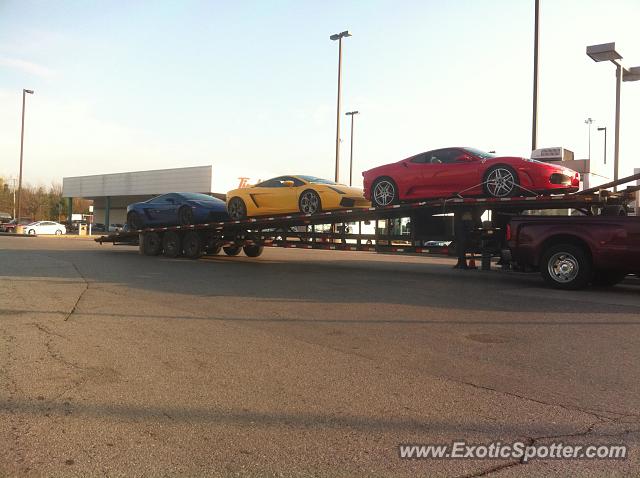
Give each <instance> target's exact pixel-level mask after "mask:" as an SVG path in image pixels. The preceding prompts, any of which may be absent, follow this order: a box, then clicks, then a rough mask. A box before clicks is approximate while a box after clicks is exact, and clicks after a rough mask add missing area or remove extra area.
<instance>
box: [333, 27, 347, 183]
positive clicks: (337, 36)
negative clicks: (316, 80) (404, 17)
mask: <svg viewBox="0 0 640 478" xmlns="http://www.w3.org/2000/svg"><path fill="white" fill-rule="evenodd" d="M350 36H351V32H349V30H346V31H343V32H341V33H336V34H334V35H331V36H330V37H329V39H330V40H334V41H335V40H338V106H337V110H336V171H335V181H336V182H338V177H339V176H340V98H341V86H342V39H343V38H344V37H350Z"/></svg>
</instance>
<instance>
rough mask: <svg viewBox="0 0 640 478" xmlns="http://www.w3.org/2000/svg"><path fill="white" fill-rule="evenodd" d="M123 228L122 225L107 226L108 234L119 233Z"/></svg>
mask: <svg viewBox="0 0 640 478" xmlns="http://www.w3.org/2000/svg"><path fill="white" fill-rule="evenodd" d="M124 226H125V225H124V224H109V232H120V231H122V228H123V227H124Z"/></svg>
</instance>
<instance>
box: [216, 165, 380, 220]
mask: <svg viewBox="0 0 640 478" xmlns="http://www.w3.org/2000/svg"><path fill="white" fill-rule="evenodd" d="M370 205H371V203H370V202H369V201H367V200H366V199H365V198H364V194H363V190H362V189H358V188H353V187H349V186H345V185H343V184H337V183H334V182H333V181H329V180H327V179H320V178H315V177H313V176H279V177H277V178H273V179H269V180H268V181H262V182H261V183H258V184H256V185H255V186H250V187H247V188H240V189H234V190H233V191H229V192H228V193H227V210H228V211H229V216H231V219H233V220H236V221H237V220H240V219H245V218H247V217H253V216H264V215H269V214H286V213H296V212H302V213H305V214H315V213H317V212H320V211H328V210H333V209H346V208H351V207H368V206H370Z"/></svg>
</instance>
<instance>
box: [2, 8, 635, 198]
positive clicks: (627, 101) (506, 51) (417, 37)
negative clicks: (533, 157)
mask: <svg viewBox="0 0 640 478" xmlns="http://www.w3.org/2000/svg"><path fill="white" fill-rule="evenodd" d="M540 3H541V7H540V76H539V109H538V117H539V127H538V132H539V133H538V145H539V147H547V146H563V147H565V148H568V149H570V150H572V151H574V152H575V154H576V158H577V159H579V158H586V157H587V156H588V154H589V149H588V138H589V133H588V126H587V125H586V124H585V123H584V121H585V119H586V118H588V117H591V118H593V120H594V123H593V125H592V126H591V159H592V171H594V172H595V173H596V174H599V175H600V176H602V177H603V178H611V177H612V176H613V172H612V166H611V165H612V163H613V125H614V109H615V68H614V66H613V65H612V64H610V63H595V62H593V61H592V60H591V59H590V58H588V57H587V56H586V54H585V48H586V45H590V44H597V43H605V42H610V41H615V42H616V46H617V49H618V51H619V52H620V53H621V54H622V55H623V57H624V59H623V60H622V61H623V64H624V65H625V66H627V67H630V66H638V65H640V33H638V30H637V20H638V18H640V1H638V0H610V1H607V2H605V1H602V0H600V1H596V0H541V2H540ZM533 12H534V0H454V1H443V0H420V1H401V0H396V1H381V0H366V1H364V0H363V1H347V0H342V1H333V0H328V1H322V2H321V1H300V0H298V1H293V0H270V1H265V0H263V1H244V2H228V1H191V0H183V1H180V2H175V1H160V0H156V1H136V0H133V1H109V2H106V1H90V0H84V1H80V0H75V1H71V0H58V1H56V2H51V1H47V0H41V1H35V0H16V1H14V0H0V176H5V177H11V176H13V177H15V176H17V174H18V167H19V157H20V119H21V106H22V104H21V103H22V89H23V88H27V89H33V90H35V94H34V95H32V96H31V95H29V96H27V105H26V121H25V144H24V181H26V182H28V183H31V184H39V183H40V184H49V183H50V182H52V181H53V182H61V181H62V178H63V177H66V176H80V175H88V174H102V173H113V172H124V171H139V170H148V169H161V168H174V167H182V166H199V165H209V164H212V165H213V172H214V177H215V176H219V177H220V178H224V181H223V184H224V186H220V187H221V188H223V187H225V186H226V187H228V188H229V189H232V188H233V187H236V186H237V183H238V180H237V178H238V177H249V178H251V179H252V180H257V179H267V178H268V177H272V176H276V175H282V174H310V175H315V176H320V177H325V178H331V179H332V178H333V175H334V164H335V127H336V123H335V122H336V93H337V63H338V49H337V42H333V41H331V40H329V35H330V34H332V33H337V32H340V31H343V30H347V29H348V30H351V31H352V33H353V36H352V37H350V38H347V39H345V40H343V95H342V108H343V109H342V112H343V115H342V121H341V123H342V128H341V138H342V141H341V165H340V168H341V173H342V174H341V177H340V179H341V182H345V183H348V181H349V178H348V170H349V148H350V122H349V119H348V117H346V116H344V112H346V111H349V110H358V111H360V114H359V115H358V116H356V118H355V134H354V136H355V138H354V159H353V163H354V166H353V170H354V185H359V184H361V182H362V177H361V174H360V172H361V171H364V170H366V169H369V168H371V167H374V166H378V165H381V164H385V163H389V162H393V161H398V160H400V159H402V158H405V157H408V156H411V155H413V154H416V153H419V152H422V151H427V150H430V149H434V148H438V147H446V146H474V147H477V148H480V149H485V150H495V151H496V152H497V153H498V154H500V155H517V156H527V157H528V156H530V153H531V112H532V76H533V23H534V22H533ZM601 126H606V127H608V128H609V130H608V132H609V133H610V134H609V137H608V145H607V146H608V159H607V166H606V167H605V166H604V164H603V150H604V148H603V134H602V133H601V132H598V131H597V129H596V128H597V127H601ZM639 133H640V82H626V83H623V88H622V115H621V133H620V135H621V140H620V157H621V165H620V176H621V177H622V176H624V175H627V174H631V173H632V171H633V167H634V166H635V167H640V155H638V154H637V151H638V150H639V149H640V134H639ZM603 180H604V179H603ZM215 183H216V181H215V180H214V184H215ZM223 192H224V191H223Z"/></svg>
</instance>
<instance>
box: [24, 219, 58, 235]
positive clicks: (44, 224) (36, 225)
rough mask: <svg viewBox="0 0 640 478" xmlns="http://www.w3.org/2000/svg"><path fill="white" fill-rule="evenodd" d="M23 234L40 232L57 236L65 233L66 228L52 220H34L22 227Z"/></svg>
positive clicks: (38, 233)
mask: <svg viewBox="0 0 640 478" xmlns="http://www.w3.org/2000/svg"><path fill="white" fill-rule="evenodd" d="M23 233H24V234H29V235H36V234H37V235H40V234H55V235H56V236H59V235H61V234H66V233H67V228H66V227H65V225H64V224H60V223H59V222H53V221H36V222H32V223H31V224H27V225H26V226H24V229H23Z"/></svg>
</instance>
